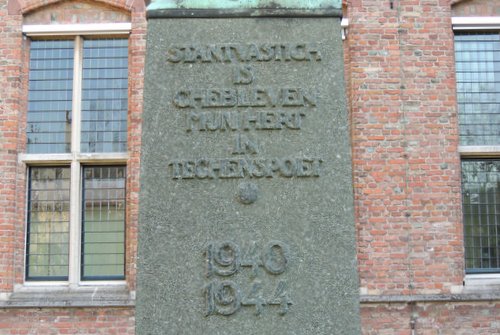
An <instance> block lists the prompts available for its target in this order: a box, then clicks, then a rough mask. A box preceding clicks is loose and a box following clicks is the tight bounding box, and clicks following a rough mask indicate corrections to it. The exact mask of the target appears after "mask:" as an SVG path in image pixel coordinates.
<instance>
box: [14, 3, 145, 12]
mask: <svg viewBox="0 0 500 335" xmlns="http://www.w3.org/2000/svg"><path fill="white" fill-rule="evenodd" d="M63 2H64V1H63V0H8V4H7V9H8V12H9V15H27V14H29V13H31V12H33V11H35V10H37V9H40V8H41V7H44V6H49V5H54V4H57V3H63ZM85 3H88V4H96V5H97V6H99V5H107V6H112V7H115V8H118V9H121V10H125V11H127V12H132V13H133V12H143V11H145V8H146V4H145V3H144V0H98V1H85Z"/></svg>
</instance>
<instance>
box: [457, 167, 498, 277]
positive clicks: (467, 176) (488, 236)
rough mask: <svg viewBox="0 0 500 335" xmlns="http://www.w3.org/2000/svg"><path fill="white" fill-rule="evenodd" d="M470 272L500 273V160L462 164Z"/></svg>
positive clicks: (467, 262) (466, 245)
mask: <svg viewBox="0 0 500 335" xmlns="http://www.w3.org/2000/svg"><path fill="white" fill-rule="evenodd" d="M462 187H463V191H462V194H463V195H462V196H463V212H464V235H465V262H466V271H467V272H468V273H481V272H483V273H485V272H498V271H500V253H499V251H500V160H464V161H462Z"/></svg>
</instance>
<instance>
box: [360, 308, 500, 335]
mask: <svg viewBox="0 0 500 335" xmlns="http://www.w3.org/2000/svg"><path fill="white" fill-rule="evenodd" d="M499 309H500V303H499V302H496V303H495V302H485V303H482V304H477V303H458V302H456V303H449V302H448V303H443V302H435V303H419V304H413V305H408V304H397V303H396V304H365V305H363V308H362V309H361V319H362V322H363V334H365V335H380V334H397V335H412V327H413V329H414V333H415V334H422V335H471V334H474V335H479V334H484V335H493V334H500V327H499V326H500V324H499V322H500V317H499V314H498V313H499V312H498V311H499Z"/></svg>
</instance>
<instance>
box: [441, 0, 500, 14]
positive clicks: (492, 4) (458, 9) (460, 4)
mask: <svg viewBox="0 0 500 335" xmlns="http://www.w3.org/2000/svg"><path fill="white" fill-rule="evenodd" d="M450 4H451V11H452V16H461V17H465V16H500V3H499V2H498V1H491V0H452V1H451V3H450Z"/></svg>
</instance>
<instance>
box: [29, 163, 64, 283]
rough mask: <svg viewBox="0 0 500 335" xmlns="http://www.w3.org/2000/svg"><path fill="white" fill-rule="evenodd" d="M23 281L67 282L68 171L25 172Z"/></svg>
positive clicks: (51, 169) (34, 169)
mask: <svg viewBox="0 0 500 335" xmlns="http://www.w3.org/2000/svg"><path fill="white" fill-rule="evenodd" d="M29 183H30V185H29V194H28V200H29V202H28V236H27V248H26V251H27V260H26V264H27V267H26V277H27V278H28V279H32V280H47V279H50V280H65V279H67V278H68V255H69V207H70V205H69V201H70V197H69V195H70V169H69V168H66V167H32V168H30V170H29Z"/></svg>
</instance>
